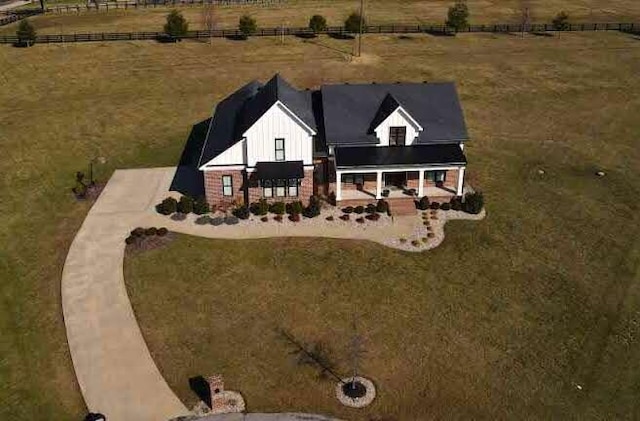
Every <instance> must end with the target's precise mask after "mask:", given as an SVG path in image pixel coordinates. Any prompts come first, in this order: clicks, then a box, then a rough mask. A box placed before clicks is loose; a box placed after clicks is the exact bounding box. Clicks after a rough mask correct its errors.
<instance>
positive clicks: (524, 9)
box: [519, 0, 532, 37]
mask: <svg viewBox="0 0 640 421" xmlns="http://www.w3.org/2000/svg"><path fill="white" fill-rule="evenodd" d="M519 18H520V26H521V27H522V36H523V37H524V33H525V32H529V30H530V29H531V19H532V18H531V5H530V1H529V0H521V1H520V16H519Z"/></svg>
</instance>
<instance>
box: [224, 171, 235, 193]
mask: <svg viewBox="0 0 640 421" xmlns="http://www.w3.org/2000/svg"><path fill="white" fill-rule="evenodd" d="M222 195H223V196H233V178H232V177H231V176H230V175H223V176H222Z"/></svg>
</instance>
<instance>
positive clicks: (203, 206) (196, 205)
mask: <svg viewBox="0 0 640 421" xmlns="http://www.w3.org/2000/svg"><path fill="white" fill-rule="evenodd" d="M209 212H211V207H210V206H209V204H208V203H207V199H205V198H204V197H199V198H198V199H196V201H195V202H193V213H195V214H196V215H204V214H205V213H209Z"/></svg>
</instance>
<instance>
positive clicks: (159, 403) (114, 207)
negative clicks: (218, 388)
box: [61, 168, 344, 421]
mask: <svg viewBox="0 0 640 421" xmlns="http://www.w3.org/2000/svg"><path fill="white" fill-rule="evenodd" d="M174 173H175V168H153V169H139V170H118V171H116V172H115V173H114V174H113V176H112V177H111V179H110V180H109V183H108V184H107V186H106V187H105V189H104V191H103V192H102V194H101V195H100V197H99V199H98V200H97V201H96V203H95V204H94V205H93V207H92V208H91V210H90V211H89V214H88V215H87V218H86V219H85V221H84V222H83V224H82V226H81V227H80V230H79V231H78V233H77V235H76V237H75V239H74V240H73V243H72V244H71V247H70V249H69V254H68V255H67V259H66V261H65V265H64V269H63V272H62V284H61V293H62V310H63V314H64V322H65V327H66V330H67V340H68V342H69V349H70V352H71V358H72V360H73V366H74V369H75V372H76V377H77V379H78V383H79V385H80V389H81V391H82V395H83V396H84V400H85V402H86V404H87V407H88V409H89V411H91V412H100V413H103V414H105V415H106V416H107V419H108V420H109V421H165V420H168V419H171V418H176V417H179V416H188V415H190V414H189V411H188V410H187V408H186V407H185V406H184V405H183V404H182V403H181V402H180V400H179V399H178V398H177V396H176V395H175V394H174V393H173V391H172V390H171V389H170V388H169V386H168V385H167V383H166V382H165V380H164V378H163V377H162V375H161V374H160V372H159V371H158V368H157V367H156V365H155V363H154V362H153V359H152V358H151V355H150V354H149V350H148V348H147V345H146V343H145V341H144V338H143V337H142V333H141V332H140V328H139V326H138V323H137V321H136V318H135V314H134V313H133V309H132V308H131V303H130V301H129V296H128V295H127V290H126V287H125V283H124V274H123V259H124V244H125V243H124V240H125V238H126V237H127V236H128V235H129V232H130V231H131V230H132V229H133V228H135V227H138V226H143V227H148V226H166V227H168V228H169V229H171V230H174V231H179V232H185V233H191V234H194V235H203V234H204V235H205V236H211V237H225V236H229V237H230V238H233V237H234V230H233V229H232V228H233V227H227V229H224V230H219V231H214V230H208V232H203V231H202V230H203V228H202V227H197V226H196V225H195V224H193V223H186V222H175V221H171V220H170V219H169V218H167V217H163V216H161V215H158V214H157V213H156V212H155V211H154V205H155V204H156V203H159V202H160V201H161V200H162V199H163V198H164V197H166V195H167V194H168V193H167V192H168V189H169V186H170V185H171V181H172V179H173V176H174ZM282 234H285V235H286V233H281V232H280V231H277V230H276V231H274V232H273V233H270V235H271V236H279V235H282ZM343 235H344V234H343ZM185 381H187V380H186V379H185ZM208 419H213V420H219V421H235V420H254V421H260V420H265V421H294V420H303V419H304V420H313V421H326V420H330V419H331V418H326V417H322V416H319V415H311V414H229V415H223V416H214V417H209V418H208Z"/></svg>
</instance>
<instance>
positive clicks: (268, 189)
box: [262, 180, 273, 197]
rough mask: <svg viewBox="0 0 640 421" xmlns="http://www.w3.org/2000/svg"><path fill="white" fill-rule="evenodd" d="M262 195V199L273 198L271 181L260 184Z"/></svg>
mask: <svg viewBox="0 0 640 421" xmlns="http://www.w3.org/2000/svg"><path fill="white" fill-rule="evenodd" d="M262 195H263V196H264V197H273V182H272V181H271V180H264V181H263V182H262Z"/></svg>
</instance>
